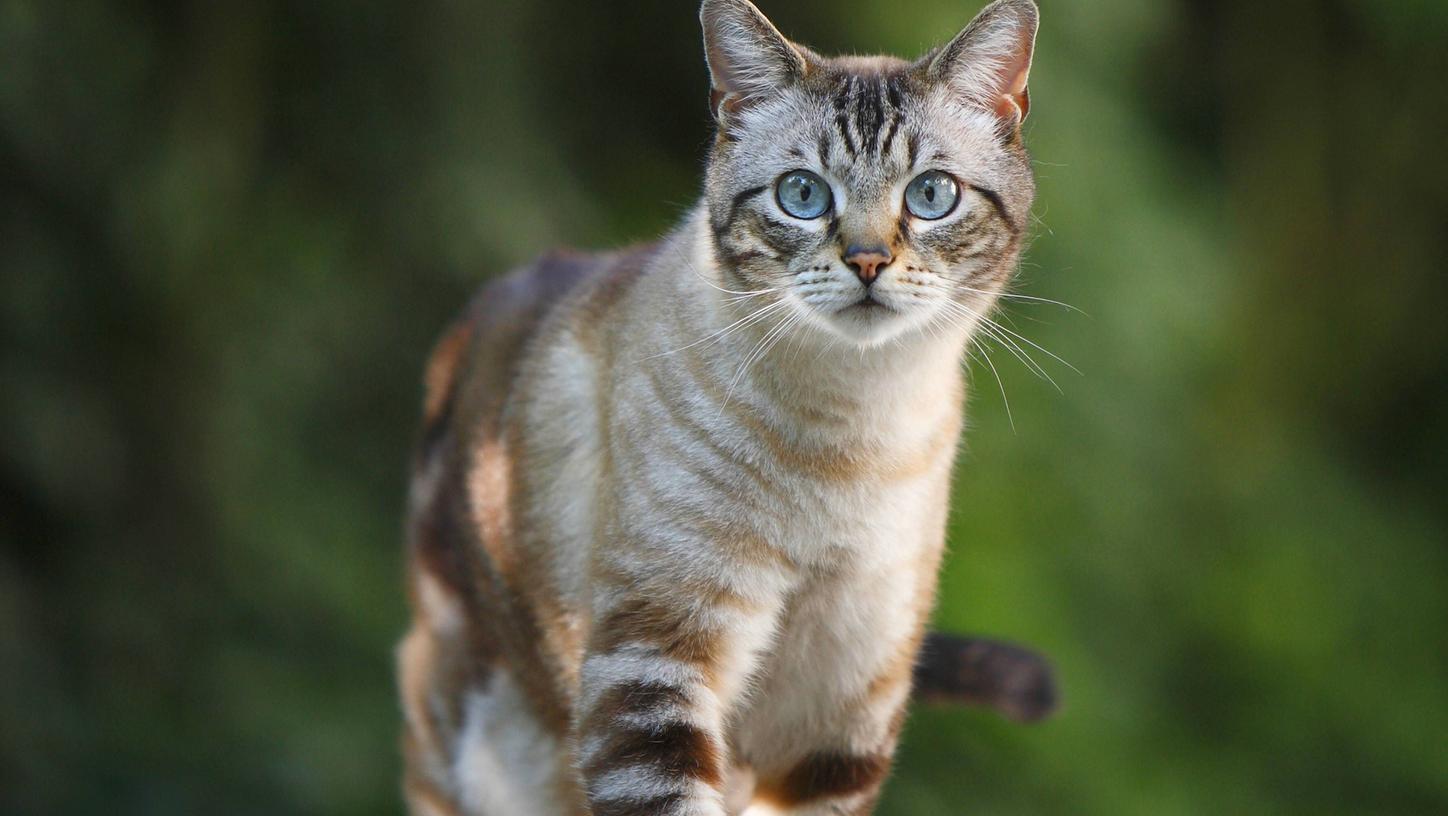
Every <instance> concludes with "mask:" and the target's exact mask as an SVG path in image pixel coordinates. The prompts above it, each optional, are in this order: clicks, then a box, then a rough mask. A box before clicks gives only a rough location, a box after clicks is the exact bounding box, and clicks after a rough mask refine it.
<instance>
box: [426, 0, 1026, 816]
mask: <svg viewBox="0 0 1448 816" xmlns="http://www.w3.org/2000/svg"><path fill="white" fill-rule="evenodd" d="M701 18H702V20H703V22H704V26H705V43H706V58H707V59H708V61H709V64H710V68H711V74H712V80H713V96H714V102H715V108H714V109H715V113H716V116H717V117H718V139H717V140H716V142H715V145H714V148H713V151H712V154H711V157H710V162H709V167H708V171H707V173H706V179H705V193H704V196H703V200H702V201H701V202H700V204H699V206H698V207H696V208H695V209H694V210H693V211H692V212H691V213H690V214H689V216H688V217H687V218H686V219H685V221H684V222H683V223H682V224H681V225H680V226H679V227H678V228H677V229H676V230H675V231H674V232H673V233H671V234H670V235H669V236H668V237H666V238H665V239H663V240H662V241H660V242H659V243H657V244H653V245H650V246H645V247H639V248H635V249H631V250H625V251H622V252H617V253H613V254H609V255H603V256H576V255H553V256H549V257H547V258H545V259H543V260H541V261H539V262H537V263H535V264H533V265H532V266H530V267H528V268H526V269H523V270H520V271H518V272H516V273H514V274H513V275H510V276H508V277H506V278H504V279H502V280H500V281H498V282H495V283H493V284H491V285H489V286H488V287H486V288H485V289H484V290H483V291H482V292H481V293H480V295H479V296H478V298H477V299H476V300H475V301H474V303H473V304H472V305H471V306H470V307H469V309H468V310H467V312H466V314H465V315H464V316H463V317H462V319H460V320H459V321H458V323H457V324H455V325H454V327H452V328H451V329H450V330H449V331H448V332H447V333H446V334H445V335H444V337H443V339H442V340H441V341H440V343H439V344H438V347H437V350H436V351H435V353H434V355H433V358H432V360H431V362H430V363H429V365H428V368H427V373H426V386H427V395H426V398H425V402H424V413H423V432H422V434H421V440H420V444H419V452H418V455H417V459H416V462H415V464H414V475H413V487H412V493H411V496H410V504H409V518H410V520H409V524H408V537H409V552H410V588H411V601H412V608H413V613H414V615H413V626H412V629H411V630H410V631H409V633H408V634H407V636H406V638H405V639H404V641H403V643H402V645H401V646H400V647H399V654H398V657H399V677H400V685H401V691H402V696H403V706H404V713H405V717H406V737H405V740H404V747H405V750H406V758H407V776H406V780H405V792H406V795H407V799H408V803H409V807H410V809H411V810H412V812H414V813H419V814H422V813H429V814H491V815H495V816H503V815H506V816H515V815H521V816H527V815H528V814H538V816H553V814H584V813H593V814H597V815H598V816H606V815H612V814H619V815H620V816H622V815H624V814H627V816H644V814H658V816H722V814H725V813H731V814H733V813H740V812H745V813H756V814H762V813H779V812H786V813H802V814H809V813H821V814H823V813H868V812H869V810H870V809H871V808H872V807H873V803H874V802H875V800H876V798H877V797H878V794H879V789H880V785H881V784H882V782H883V781H884V779H885V777H886V775H887V773H888V770H889V767H890V762H891V758H892V756H893V754H894V750H895V744H896V741H897V739H898V737H899V732H900V727H901V724H902V722H903V717H904V710H905V705H906V702H907V699H908V697H909V696H910V688H911V678H912V670H913V668H914V666H915V662H916V655H917V652H918V650H919V647H920V644H921V641H922V637H923V634H924V632H923V626H924V622H925V620H926V617H927V615H928V613H929V610H930V608H931V605H932V603H933V599H934V592H935V580H936V572H937V568H938V566H939V561H940V557H941V553H942V549H943V546H944V529H945V520H946V511H947V504H948V502H947V497H948V492H949V478H950V472H951V466H952V461H953V459H954V453H955V449H956V446H957V441H958V438H959V434H960V429H961V426H962V417H961V405H962V401H963V396H964V384H963V382H962V378H961V374H960V365H959V363H960V359H961V357H962V355H963V353H964V349H965V347H966V344H967V343H968V342H969V341H970V339H971V336H972V334H973V333H974V332H975V331H976V330H977V328H978V326H979V320H980V316H981V315H983V314H984V313H985V312H986V311H987V310H989V309H990V308H991V307H992V305H993V303H994V300H995V298H996V296H997V295H998V294H999V292H1000V291H1001V290H1002V288H1003V287H1004V286H1005V285H1006V283H1007V281H1008V279H1009V277H1010V275H1011V273H1012V271H1013V269H1014V267H1015V264H1016V262H1017V259H1018V257H1019V253H1020V251H1021V245H1022V241H1023V237H1024V236H1023V234H1022V231H1021V230H1022V225H1024V224H1025V223H1026V222H1027V217H1028V213H1029V208H1030V205H1031V199H1032V196H1033V185H1032V182H1031V177H1030V172H1029V161H1028V160H1027V157H1026V153H1025V150H1024V148H1023V147H1022V145H1021V142H1020V136H1019V130H1018V126H1019V123H1020V118H1021V117H1022V116H1023V115H1024V112H1025V106H1024V104H1018V103H1016V102H1011V104H1015V105H1016V107H1015V108H1012V107H1011V106H1010V105H1008V104H1005V103H1003V102H1000V100H1002V99H1008V101H1009V100H1016V99H1023V98H1024V93H1025V90H1024V73H1023V71H1024V68H1022V67H1021V66H1024V65H1028V64H1029V50H1030V43H1031V42H1032V41H1033V37H1034V31H1035V9H1034V6H1033V5H1031V4H1030V2H1029V0H1001V2H997V3H995V4H993V5H992V6H991V7H989V8H988V9H987V10H986V11H984V12H983V13H982V16H981V17H980V18H979V19H978V20H977V22H976V23H973V24H972V27H971V29H968V30H967V32H965V33H964V34H963V35H962V37H961V38H957V39H956V40H955V41H953V42H952V43H951V45H949V46H947V47H946V48H944V49H942V50H940V51H938V52H933V53H932V54H929V55H927V56H926V57H925V58H923V59H921V60H920V61H917V62H914V63H907V62H904V61H901V60H896V59H893V58H887V57H876V58H839V59H826V58H823V57H820V56H819V55H817V54H814V53H813V52H811V51H809V50H808V49H806V48H803V47H801V46H798V45H795V44H793V43H790V42H789V41H787V40H785V39H784V38H783V37H782V36H780V35H779V33H778V32H777V31H776V30H775V29H774V27H773V26H772V25H770V24H769V23H768V21H767V20H765V19H764V17H763V16H762V15H760V14H759V12H758V11H757V10H755V9H754V7H753V6H752V5H750V4H749V3H748V2H746V1H745V0H706V2H705V3H704V6H703V9H702V12H701ZM972 31H973V32H974V33H972ZM1017 69H1019V70H1017ZM1017 86H1019V87H1017ZM998 103H999V104H998ZM794 169H808V170H810V171H812V172H815V173H817V174H819V175H820V177H822V178H824V179H826V180H827V183H828V184H829V185H830V186H831V191H832V194H833V196H834V202H835V203H834V207H833V209H832V211H831V212H829V213H828V214H827V216H825V217H822V218H820V219H816V220H814V221H810V222H804V221H801V220H799V219H794V218H791V217H790V216H788V215H786V214H785V213H784V212H783V211H782V210H781V209H780V206H779V204H778V202H777V200H776V198H775V195H774V192H773V191H774V184H775V180H776V179H777V178H779V177H780V176H781V175H782V174H784V173H787V172H789V171H791V170H794ZM927 169H930V170H942V171H945V172H948V173H950V174H951V175H953V176H954V177H955V178H957V179H959V180H960V182H961V196H962V199H961V203H960V205H959V206H958V207H957V208H956V210H955V211H953V212H952V213H951V214H949V215H947V216H946V217H944V218H941V219H940V220H938V221H930V222H927V221H922V220H921V219H919V218H916V217H913V216H912V215H911V214H910V213H909V212H908V211H906V210H905V209H904V208H903V206H902V204H901V201H902V195H903V190H904V188H905V185H906V184H908V183H909V181H910V180H911V179H912V178H913V177H914V176H915V175H917V174H918V173H920V172H923V171H924V170H927ZM857 244H858V245H869V246H879V247H883V248H886V249H888V252H889V254H890V256H891V261H890V262H889V263H888V264H886V265H885V266H883V267H882V270H883V271H881V272H880V273H879V276H878V278H877V279H876V280H875V281H874V283H873V284H872V287H871V288H870V289H869V297H865V292H866V287H865V285H864V284H863V283H861V282H860V280H859V279H857V277H856V276H855V274H854V273H853V272H852V271H851V270H850V269H849V267H848V266H847V264H846V263H844V261H843V258H842V255H843V253H844V251H845V248H846V247H849V246H852V245H857ZM988 664H990V665H994V664H991V663H990V661H982V660H976V661H974V662H961V663H960V664H959V665H960V666H962V667H969V666H976V665H988ZM923 676H926V677H939V676H942V675H940V674H939V673H926V674H925V675H923ZM1017 685H1019V684H1017ZM987 687H988V686H987V685H981V686H980V688H987ZM990 688H994V687H990ZM982 694H984V692H982Z"/></svg>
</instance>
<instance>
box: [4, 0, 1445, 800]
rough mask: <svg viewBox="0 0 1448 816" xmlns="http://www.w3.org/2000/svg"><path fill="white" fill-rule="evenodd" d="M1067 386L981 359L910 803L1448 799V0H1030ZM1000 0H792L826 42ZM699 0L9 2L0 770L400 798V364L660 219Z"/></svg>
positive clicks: (905, 38) (1045, 320)
mask: <svg viewBox="0 0 1448 816" xmlns="http://www.w3.org/2000/svg"><path fill="white" fill-rule="evenodd" d="M1042 5H1043V6H1044V8H1043V10H1042V11H1043V28H1042V31H1041V35H1040V41H1039V47H1038V56H1037V61H1036V68H1035V72H1034V76H1033V82H1032V90H1033V100H1034V110H1033V115H1032V118H1031V120H1030V122H1028V126H1027V131H1028V140H1029V143H1030V145H1031V147H1032V148H1033V150H1034V154H1035V157H1036V159H1037V160H1038V165H1037V170H1038V174H1039V177H1040V196H1039V202H1038V206H1037V213H1038V216H1039V219H1038V222H1037V224H1036V229H1035V232H1036V236H1037V237H1036V239H1035V242H1034V245H1033V247H1032V249H1031V251H1030V253H1029V257H1028V262H1027V263H1026V265H1025V267H1024V269H1023V274H1022V276H1021V285H1020V287H1019V291H1021V292H1024V293H1026V294H1030V295H1033V296H1038V297H1048V298H1053V299H1059V300H1064V301H1066V302H1069V303H1071V304H1073V305H1075V306H1077V307H1079V308H1080V309H1081V310H1082V311H1083V312H1085V315H1084V316H1083V315H1078V314H1075V313H1073V312H1068V311H1063V310H1061V309H1057V308H1054V307H1041V306H1014V307H1012V308H1010V309H1009V310H1008V314H1009V315H1010V317H1011V319H1013V320H1014V321H1015V325H1016V326H1017V328H1018V330H1019V331H1021V332H1022V333H1024V334H1025V335H1027V336H1028V337H1030V338H1031V339H1032V340H1034V341H1035V342H1038V343H1040V344H1041V345H1042V346H1044V347H1046V348H1048V349H1050V350H1051V351H1053V352H1055V353H1057V354H1059V355H1061V356H1062V357H1064V358H1065V359H1066V360H1069V361H1070V362H1071V363H1072V364H1074V365H1075V366H1076V367H1077V368H1079V369H1080V371H1081V372H1082V373H1081V375H1077V374H1075V373H1072V372H1071V371H1070V370H1069V369H1067V368H1065V367H1064V366H1061V365H1059V364H1057V363H1055V362H1054V361H1052V360H1051V359H1050V358H1048V357H1046V356H1045V355H1043V354H1040V353H1039V352H1035V353H1034V356H1035V357H1036V358H1037V359H1038V360H1040V361H1041V364H1042V365H1043V366H1044V367H1045V368H1046V369H1047V370H1048V371H1049V372H1050V373H1051V375H1052V376H1053V377H1054V378H1055V379H1056V380H1057V381H1058V382H1059V383H1060V392H1059V393H1058V392H1057V391H1056V390H1055V389H1053V388H1052V387H1051V386H1050V385H1049V384H1047V383H1045V382H1044V381H1043V380H1041V379H1040V378H1038V377H1035V376H1033V375H1032V374H1031V373H1030V371H1029V370H1028V369H1027V368H1026V367H1025V366H1023V365H1022V364H1020V363H1019V362H1017V361H1015V360H1013V358H1012V357H1011V356H1010V355H1009V354H1008V353H1006V352H1004V351H1003V350H998V349H997V350H993V351H992V352H991V353H992V357H993V359H994V361H995V363H996V365H997V366H998V367H999V368H1000V374H1001V377H1002V379H1003V380H1004V387H1005V390H1006V393H1007V395H1008V396H1009V399H1010V407H1011V411H1012V412H1013V415H1014V425H1015V430H1014V431H1013V430H1012V428H1011V424H1010V422H1008V419H1007V415H1006V411H1005V409H1004V406H1003V403H1002V400H1001V397H1000V393H999V390H998V388H997V385H996V383H995V381H994V379H993V378H992V377H991V376H990V374H989V370H988V369H980V370H977V371H975V372H974V374H973V376H974V380H975V382H976V387H975V389H974V395H973V397H972V400H971V403H972V405H971V408H972V413H971V423H970V424H971V426H972V427H971V430H970V434H969V443H970V445H969V450H968V452H967V454H966V455H965V456H964V457H963V461H962V463H961V468H960V471H959V478H958V491H957V494H956V496H957V498H956V502H955V512H954V517H953V518H954V521H953V524H952V528H951V539H952V555H951V557H950V560H949V563H948V566H947V570H946V574H945V577H944V586H943V593H942V595H943V601H942V605H941V608H940V614H939V620H940V623H941V625H943V626H946V627H948V628H951V629H955V630H959V631H975V632H985V633H990V634H995V635H1000V636H1006V637H1010V638H1015V639H1019V640H1021V641H1024V642H1027V643H1030V644H1033V645H1036V646H1039V647H1041V648H1042V649H1044V650H1045V651H1047V652H1049V653H1050V654H1051V655H1053V656H1054V658H1055V659H1056V661H1057V665H1058V669H1059V672H1060V679H1061V682H1062V684H1063V685H1064V689H1065V693H1066V707H1065V709H1064V711H1063V712H1062V714H1061V715H1060V716H1059V717H1058V718H1056V719H1055V720H1054V721H1052V722H1049V723H1047V724H1044V725H1040V726H1035V727H1023V726H1016V725H1011V724H1008V723H1004V722H1002V721H1000V720H998V719H996V718H995V717H993V716H992V715H989V714H985V713H980V712H968V711H940V710H921V711H918V712H917V713H916V714H915V716H914V717H913V718H912V720H911V722H910V724H909V727H908V729H907V734H906V747H905V749H904V751H903V754H902V757H901V762H900V764H899V771H898V773H897V774H896V776H895V777H894V780H893V781H892V782H891V784H890V786H889V789H888V794H887V796H886V799H885V805H884V807H883V808H882V810H883V812H884V813H886V814H895V815H897V816H899V815H903V814H918V815H919V816H927V815H934V814H941V815H942V816H943V815H945V814H959V813H980V814H1042V813H1062V814H1077V813H1082V814H1084V813H1093V814H1177V813H1182V814H1193V813H1302V814H1328V813H1342V814H1408V813H1445V812H1448V747H1445V745H1448V743H1445V737H1444V735H1445V734H1448V637H1445V623H1448V548H1445V542H1448V501H1445V492H1448V316H1445V311H1444V310H1445V307H1448V194H1445V191H1448V157H1445V148H1444V136H1445V132H1448V110H1445V104H1444V103H1445V97H1448V94H1445V91H1444V86H1443V83H1444V81H1445V78H1448V3H1444V2H1442V0H1382V1H1381V2H1367V0H1361V1H1360V2H1349V0H1281V1H1280V2H1272V3H1263V2H1259V0H1220V1H1219V2H1206V1H1205V0H1196V1H1195V2H1188V1H1187V0H1173V1H1171V2H1167V1H1165V0H1093V1H1092V2H1069V1H1068V0H1042ZM978 6H979V2H978V0H970V1H969V2H964V3H957V2H946V0H919V2H911V3H901V2H895V1H894V0H890V2H887V1H886V0H848V1H847V2H841V0H832V1H829V2H827V0H808V1H807V2H806V1H802V0H789V2H785V1H784V0H774V2H767V1H766V2H765V4H764V8H765V10H766V11H767V12H769V13H770V15H771V16H772V17H773V18H774V19H775V21H776V22H777V23H778V24H779V25H780V27H781V28H782V29H783V30H784V31H785V32H786V33H787V34H790V35H792V36H794V37H797V38H799V39H800V40H801V41H803V42H807V43H810V44H812V45H814V46H817V47H819V48H821V49H823V50H826V51H851V50H854V51H893V52H898V53H905V54H916V53H920V52H921V51H923V50H924V49H926V48H927V47H928V46H930V45H931V44H933V43H936V42H939V41H942V40H943V39H945V38H947V37H949V36H951V35H952V34H953V33H954V32H955V31H956V30H958V29H959V28H960V27H961V26H963V25H964V24H965V23H966V22H967V21H968V20H969V18H970V17H971V16H972V15H973V14H974V12H975V11H976V10H977V8H978ZM705 86H706V77H705V72H704V69H703V66H702V61H701V58H700V46H699V43H698V31H697V23H696V17H695V7H694V3H693V2H692V0H667V2H666V1H665V0H650V1H645V0H637V1H631V2H607V3H605V2H597V1H596V0H592V1H590V0H569V1H568V2H536V3H525V2H513V3H485V2H462V1H461V0H451V2H436V0H426V1H425V2H415V3H403V2H395V1H394V2H380V0H366V1H360V0H315V1H314V2H308V3H292V4H284V3H278V2H267V1H266V0H249V2H244V3H228V4H220V3H207V2H187V1H186V0H165V1H163V0H156V1H155V2H134V3H122V2H110V3H104V2H96V0H66V1H65V2H56V1H55V0H0V342H3V345H0V542H3V549H0V812H4V813H6V814H42V813H43V814H72V813H117V814H129V813H135V814H183V813H186V814H189V813H210V814H250V813H260V812H266V813H271V814H289V813H297V814H304V813H305V814H368V813H378V814H382V813H398V812H399V811H400V805H399V802H398V796H397V794H396V787H397V785H396V778H397V774H398V757H397V750H396V736H397V730H398V724H397V722H398V716H397V712H396V705H395V703H394V699H393V691H392V678H391V648H392V644H393V643H394V641H395V639H396V638H397V637H398V635H399V634H400V632H401V631H402V629H403V627H404V623H405V615H404V608H403V602H402V598H403V591H402V582H401V572H400V566H401V558H400V555H401V553H400V546H399V530H400V524H401V521H400V516H401V510H402V497H403V492H404V474H405V463H406V460H407V456H408V449H409V445H410V442H411V439H412V435H413V432H414V422H415V418H416V414H417V409H418V402H419V379H420V374H419V372H420V367H421V363H422V360H423V357H424V355H425V353H426V351H427V349H428V346H429V344H430V342H431V340H432V338H433V337H434V335H435V334H436V333H437V332H438V330H439V329H440V327H441V326H442V325H443V323H444V321H445V320H447V319H448V317H449V316H450V315H452V314H453V313H454V312H456V311H457V310H458V308H459V307H460V305H461V304H462V302H463V300H464V298H466V297H467V296H468V293H469V292H470V291H471V290H472V289H473V288H474V287H475V286H476V285H477V284H478V283H479V282H480V281H482V280H484V279H485V278H486V277H487V276H489V275H492V274H496V273H497V272H499V271H501V270H503V269H505V268H507V267H509V266H510V265H512V264H516V263H518V262H520V261H523V260H524V259H526V258H528V257H530V256H532V255H534V254H535V253H538V252H540V251H542V250H544V249H546V248H548V247H550V246H554V245H556V244H560V243H569V244H573V245H576V246H585V247H593V246H611V245H618V244H621V243H625V242H628V241H633V240H637V239H643V238H649V237H652V236H655V235H657V234H659V233H660V232H661V231H663V230H665V229H666V228H667V227H668V226H669V225H670V224H671V223H672V222H673V221H674V220H675V219H676V218H677V217H678V215H679V214H680V212H681V211H683V210H684V209H685V208H686V207H687V206H689V204H690V202H691V201H692V200H693V198H694V196H695V194H696V192H697V190H698V176H699V167H700V164H701V160H702V157H703V155H704V152H705V149H706V146H707V144H708V140H709V120H708V116H707V106H706V92H705Z"/></svg>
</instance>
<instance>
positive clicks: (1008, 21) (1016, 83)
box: [926, 0, 1040, 134]
mask: <svg viewBox="0 0 1448 816" xmlns="http://www.w3.org/2000/svg"><path fill="white" fill-rule="evenodd" d="M1039 20H1040V14H1039V12H1038V11H1037V10H1036V4H1035V3H1033V2H1032V1H1031V0H996V2H994V3H991V4H990V5H989V6H986V7H985V8H984V9H983V10H981V12H980V14H978V15H976V18H975V19H974V20H973V21H971V24H970V25H968V26H966V27H965V30H964V31H962V32H960V33H959V34H958V35H956V37H955V39H953V40H951V41H950V42H949V43H948V44H947V45H946V46H945V47H944V48H941V49H940V50H939V51H937V52H935V53H934V54H931V55H930V56H927V57H926V61H927V64H928V67H927V68H926V71H927V74H928V76H929V77H930V78H931V79H932V80H934V81H936V82H944V83H947V84H948V85H949V86H950V87H951V89H952V90H954V91H955V92H956V93H958V94H959V95H961V96H962V97H964V98H965V99H966V101H967V102H969V103H970V104H972V105H975V106H978V107H981V108H984V109H985V110H987V111H990V112H991V113H993V114H995V116H996V118H997V119H998V120H999V121H1000V124H1001V131H1002V133H1006V134H1010V133H1014V132H1015V131H1016V129H1017V128H1019V127H1020V124H1021V122H1023V121H1025V119H1026V114H1027V113H1029V112H1030V110H1031V94H1030V91H1029V90H1027V88H1026V80H1027V78H1028V77H1029V76H1030V73H1031V55H1032V53H1033V52H1034V51H1035V48H1036V26H1037V24H1038V23H1039Z"/></svg>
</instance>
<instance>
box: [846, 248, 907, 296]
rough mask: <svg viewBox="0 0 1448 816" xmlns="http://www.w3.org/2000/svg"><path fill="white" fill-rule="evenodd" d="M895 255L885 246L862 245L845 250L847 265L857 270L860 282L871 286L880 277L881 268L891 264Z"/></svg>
mask: <svg viewBox="0 0 1448 816" xmlns="http://www.w3.org/2000/svg"><path fill="white" fill-rule="evenodd" d="M893 260H895V256H894V255H891V254H890V250H889V249H888V248H886V247H883V246H875V247H860V246H851V247H850V248H849V249H847V250H845V256H844V261H845V266H848V267H849V268H851V269H853V270H855V274H856V275H857V276H859V278H860V282H861V283H863V284H865V285H866V286H869V285H870V284H872V283H874V282H875V278H877V277H879V275H880V270H882V269H884V268H885V267H887V266H889V265H890V262H891V261H893Z"/></svg>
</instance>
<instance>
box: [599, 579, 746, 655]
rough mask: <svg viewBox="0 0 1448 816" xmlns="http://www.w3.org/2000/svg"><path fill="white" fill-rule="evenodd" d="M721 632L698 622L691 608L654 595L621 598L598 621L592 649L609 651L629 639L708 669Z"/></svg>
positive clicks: (716, 652) (717, 646)
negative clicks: (692, 616) (694, 618)
mask: <svg viewBox="0 0 1448 816" xmlns="http://www.w3.org/2000/svg"><path fill="white" fill-rule="evenodd" d="M721 636H722V635H721V633H720V632H718V631H715V630H712V629H706V628H703V627H701V626H699V625H698V623H697V622H696V621H694V620H691V619H690V617H689V608H688V607H687V606H681V605H680V604H679V603H677V602H674V601H671V600H667V599H659V598H654V597H642V596H635V597H631V598H627V599H625V600H623V601H621V602H620V603H619V604H618V605H617V606H615V607H614V608H613V609H612V610H610V611H609V612H608V614H607V615H605V616H604V617H603V619H602V620H601V621H599V623H598V627H597V629H595V630H594V633H593V642H592V644H591V648H590V651H591V652H593V653H595V654H609V653H610V652H613V651H615V650H617V649H618V648H620V647H622V646H624V645H627V644H629V643H646V644H649V645H652V646H655V647H657V648H658V650H659V653H660V654H661V655H663V656H664V657H668V658H671V659H674V660H679V661H683V662H685V663H691V664H694V665H696V666H699V667H700V668H701V669H703V670H705V672H706V673H707V672H708V670H709V669H710V668H711V664H712V663H713V658H714V657H715V656H716V655H717V654H718V651H719V640H720V638H721Z"/></svg>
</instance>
